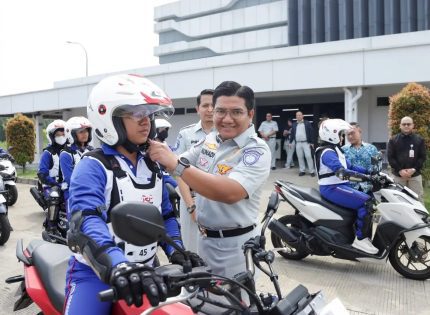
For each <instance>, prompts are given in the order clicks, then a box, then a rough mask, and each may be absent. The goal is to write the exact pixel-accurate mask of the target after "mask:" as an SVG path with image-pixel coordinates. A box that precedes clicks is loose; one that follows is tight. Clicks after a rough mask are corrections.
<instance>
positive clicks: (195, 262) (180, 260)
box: [170, 250, 206, 267]
mask: <svg viewBox="0 0 430 315" xmlns="http://www.w3.org/2000/svg"><path fill="white" fill-rule="evenodd" d="M185 252H186V253H187V254H188V257H189V258H190V261H191V265H192V267H201V266H206V263H205V262H204V260H203V259H201V258H200V256H199V255H197V254H196V253H193V252H190V251H188V250H186V251H185ZM170 262H171V263H172V264H177V265H181V266H183V265H184V262H185V256H184V254H182V253H181V252H179V251H177V250H176V251H174V252H173V254H172V255H170Z"/></svg>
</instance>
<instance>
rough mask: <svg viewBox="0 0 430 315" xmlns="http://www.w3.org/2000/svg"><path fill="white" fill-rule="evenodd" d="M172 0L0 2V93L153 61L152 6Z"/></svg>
mask: <svg viewBox="0 0 430 315" xmlns="http://www.w3.org/2000/svg"><path fill="white" fill-rule="evenodd" d="M174 1H175V0H117V1H115V0H70V1H66V0H0V96H1V95H9V94H16V93H23V92H29V91H35V90H42V89H49V88H51V87H52V86H53V82H54V81H60V80H66V79H71V78H78V77H83V76H85V54H84V50H83V49H82V48H81V47H80V46H79V45H72V44H66V41H75V42H80V43H81V44H82V45H83V46H84V47H85V48H86V50H87V53H88V64H89V65H88V72H89V75H95V74H101V73H106V72H111V71H121V70H127V69H134V68H141V67H146V66H151V65H157V64H158V58H156V57H154V56H153V47H154V46H155V45H157V44H158V36H156V35H155V34H154V19H153V15H154V6H157V5H162V4H165V3H169V2H174Z"/></svg>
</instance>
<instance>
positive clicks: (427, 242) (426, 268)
mask: <svg viewBox="0 0 430 315" xmlns="http://www.w3.org/2000/svg"><path fill="white" fill-rule="evenodd" d="M412 248H413V250H414V251H416V252H417V253H418V256H419V257H418V259H416V261H414V260H413V259H412V258H411V257H410V253H409V248H408V246H407V245H406V241H405V240H404V239H403V238H400V239H399V240H398V241H397V242H396V244H395V245H394V246H393V248H392V249H391V251H390V254H389V256H388V258H389V259H390V263H391V266H393V268H394V269H395V270H396V271H397V272H398V273H400V274H401V275H402V276H404V277H406V278H409V279H413V280H426V279H429V278H430V261H429V258H430V237H428V236H420V237H419V238H418V239H417V241H415V242H414V244H413V245H412Z"/></svg>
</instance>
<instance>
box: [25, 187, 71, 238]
mask: <svg viewBox="0 0 430 315" xmlns="http://www.w3.org/2000/svg"><path fill="white" fill-rule="evenodd" d="M39 186H40V187H31V188H30V193H31V195H32V196H33V198H34V200H36V202H37V203H38V204H39V206H40V207H41V208H42V209H43V211H45V213H46V219H45V221H44V223H43V227H44V231H42V238H43V239H44V240H45V241H47V242H52V243H58V244H62V245H65V244H66V243H67V241H66V237H67V230H68V229H69V223H68V221H67V210H66V206H65V203H64V198H63V193H62V191H61V189H60V188H59V187H57V186H53V187H52V188H51V191H50V193H49V196H48V198H45V197H44V194H43V190H42V189H43V188H42V186H41V185H39ZM49 216H52V218H50V217H49ZM54 219H55V220H56V221H57V224H56V228H55V229H48V225H47V223H48V220H51V221H53V220H54Z"/></svg>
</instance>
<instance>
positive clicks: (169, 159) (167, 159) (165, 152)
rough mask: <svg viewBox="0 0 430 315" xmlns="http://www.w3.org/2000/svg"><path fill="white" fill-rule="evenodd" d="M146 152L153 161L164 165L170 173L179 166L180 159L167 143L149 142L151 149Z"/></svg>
mask: <svg viewBox="0 0 430 315" xmlns="http://www.w3.org/2000/svg"><path fill="white" fill-rule="evenodd" d="M146 152H147V153H148V154H149V157H150V159H151V160H153V161H154V162H158V163H160V164H161V165H163V166H164V167H165V168H166V170H167V171H168V172H172V171H173V170H174V169H175V168H176V166H177V165H178V157H177V156H176V155H175V154H174V153H173V152H172V151H171V150H170V148H169V146H168V145H167V144H165V143H161V142H158V141H154V140H149V148H148V150H147V151H146Z"/></svg>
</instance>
